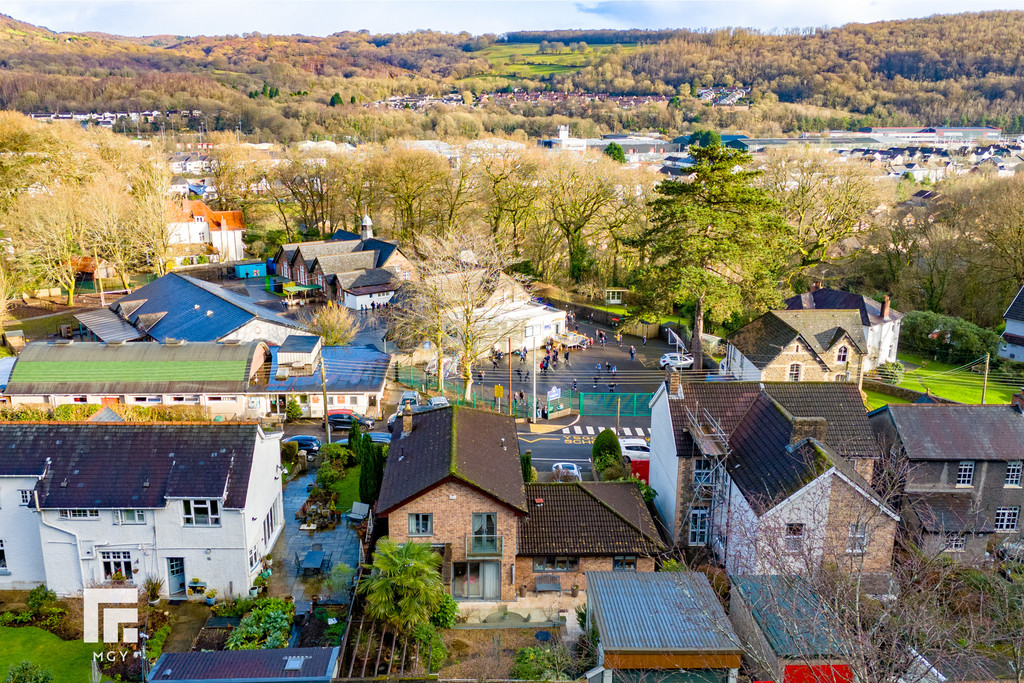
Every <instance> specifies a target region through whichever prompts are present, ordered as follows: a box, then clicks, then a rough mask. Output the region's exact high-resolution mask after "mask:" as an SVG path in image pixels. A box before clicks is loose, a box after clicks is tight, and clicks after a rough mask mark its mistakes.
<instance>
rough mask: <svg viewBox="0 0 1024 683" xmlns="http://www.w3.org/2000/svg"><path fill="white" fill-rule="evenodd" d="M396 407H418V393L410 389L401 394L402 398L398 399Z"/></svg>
mask: <svg viewBox="0 0 1024 683" xmlns="http://www.w3.org/2000/svg"><path fill="white" fill-rule="evenodd" d="M398 405H400V406H418V405H420V392H418V391H416V390H414V389H410V390H409V391H406V392H403V393H402V398H401V399H399V401H398Z"/></svg>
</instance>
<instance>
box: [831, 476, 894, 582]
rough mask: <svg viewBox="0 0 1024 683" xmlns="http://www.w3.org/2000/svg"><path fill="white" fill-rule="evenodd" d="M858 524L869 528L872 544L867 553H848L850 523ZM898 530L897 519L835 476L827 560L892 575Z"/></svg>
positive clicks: (869, 545) (841, 566) (869, 544)
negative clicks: (890, 572) (894, 545)
mask: <svg viewBox="0 0 1024 683" xmlns="http://www.w3.org/2000/svg"><path fill="white" fill-rule="evenodd" d="M854 523H861V524H866V525H867V529H868V541H867V548H866V550H865V552H864V553H863V554H852V553H848V552H847V547H848V545H849V534H850V524H854ZM896 528H897V522H896V520H894V519H893V518H892V517H890V516H889V515H887V514H885V513H884V512H882V511H881V510H879V509H878V507H877V506H875V505H874V504H873V503H872V502H871V501H869V500H867V499H866V498H864V496H862V495H861V494H860V493H859V492H858V491H857V490H855V489H854V488H853V487H852V486H850V485H849V484H847V483H846V482H845V481H843V480H842V479H840V478H839V477H835V478H834V479H833V481H832V489H831V492H830V499H829V511H828V526H827V529H826V535H825V555H824V558H823V561H824V562H826V563H832V564H836V565H837V566H839V567H840V568H844V567H845V568H848V569H856V570H861V571H864V572H867V573H881V572H888V571H890V569H891V567H892V547H893V541H894V539H895V538H896Z"/></svg>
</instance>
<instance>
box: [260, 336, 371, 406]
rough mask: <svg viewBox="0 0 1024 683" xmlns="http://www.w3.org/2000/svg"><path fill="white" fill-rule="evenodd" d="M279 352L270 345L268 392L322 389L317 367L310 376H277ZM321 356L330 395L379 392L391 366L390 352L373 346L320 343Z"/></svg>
mask: <svg viewBox="0 0 1024 683" xmlns="http://www.w3.org/2000/svg"><path fill="white" fill-rule="evenodd" d="M279 351H280V349H279V348H278V347H273V346H272V347H270V356H271V365H270V379H269V381H268V382H267V392H268V393H275V392H277V393H300V394H301V393H309V392H314V393H320V392H321V391H322V390H323V385H322V383H321V379H320V369H319V368H314V372H313V374H311V375H299V376H294V377H288V378H287V379H282V380H279V379H276V377H277V354H278V353H279ZM320 355H321V356H322V357H323V359H324V369H325V370H327V391H328V393H331V394H361V393H365V392H377V391H380V390H381V388H383V386H384V381H385V380H386V379H387V374H388V368H390V367H391V354H388V353H381V352H380V351H378V350H377V349H375V348H373V347H372V346H323V347H321V348H320Z"/></svg>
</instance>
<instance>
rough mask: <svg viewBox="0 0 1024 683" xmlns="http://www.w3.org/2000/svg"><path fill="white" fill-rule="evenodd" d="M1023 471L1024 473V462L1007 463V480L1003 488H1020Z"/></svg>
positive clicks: (1013, 461)
mask: <svg viewBox="0 0 1024 683" xmlns="http://www.w3.org/2000/svg"><path fill="white" fill-rule="evenodd" d="M1022 471H1024V462H1021V461H1020V460H1011V461H1009V462H1008V463H1006V479H1005V480H1004V481H1003V486H1006V487H1011V488H1020V481H1021V472H1022Z"/></svg>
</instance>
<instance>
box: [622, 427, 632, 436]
mask: <svg viewBox="0 0 1024 683" xmlns="http://www.w3.org/2000/svg"><path fill="white" fill-rule="evenodd" d="M622 433H623V434H624V435H625V436H633V432H631V431H629V427H623V428H622Z"/></svg>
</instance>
